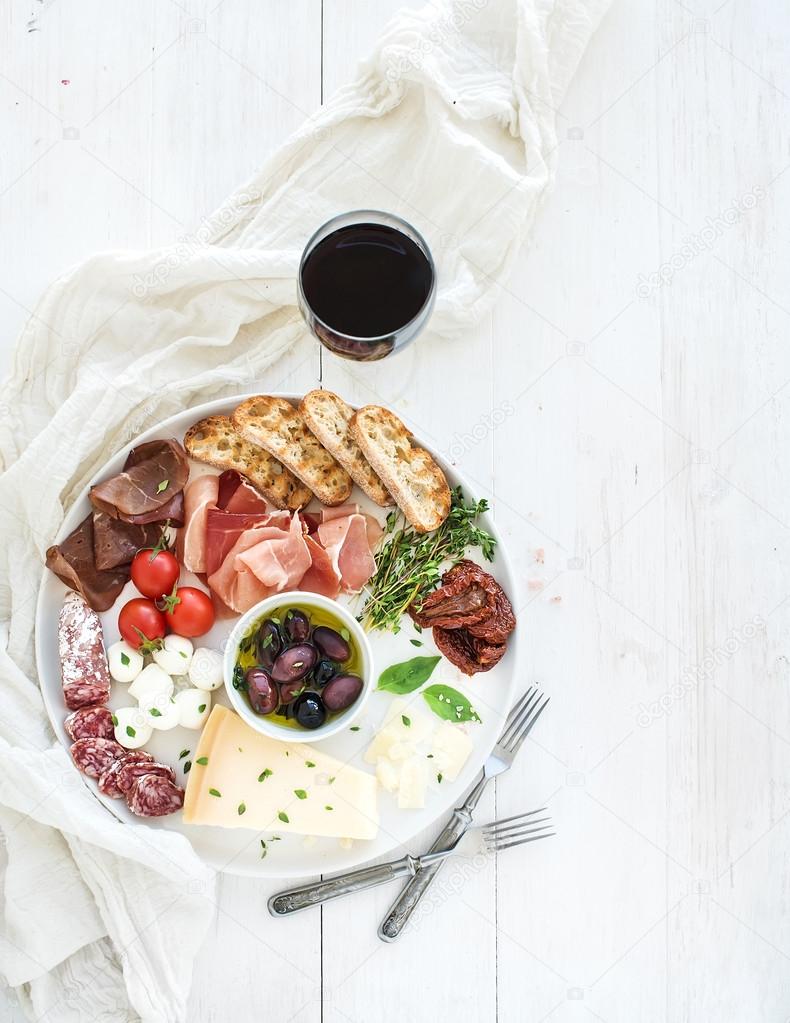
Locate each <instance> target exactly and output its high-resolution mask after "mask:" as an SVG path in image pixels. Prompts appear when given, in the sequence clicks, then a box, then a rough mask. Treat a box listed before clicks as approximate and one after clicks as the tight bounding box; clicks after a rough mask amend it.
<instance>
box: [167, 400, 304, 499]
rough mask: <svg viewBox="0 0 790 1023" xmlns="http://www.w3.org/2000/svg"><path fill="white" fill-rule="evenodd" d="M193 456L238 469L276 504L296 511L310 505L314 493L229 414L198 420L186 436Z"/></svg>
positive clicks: (210, 462) (217, 464)
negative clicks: (237, 426)
mask: <svg viewBox="0 0 790 1023" xmlns="http://www.w3.org/2000/svg"><path fill="white" fill-rule="evenodd" d="M184 447H185V448H186V449H187V451H188V452H189V454H190V455H191V457H192V458H194V459H195V460H196V461H198V462H206V463H207V464H208V465H213V466H215V467H216V468H217V469H235V470H236V472H240V473H241V474H242V476H246V477H247V479H248V480H249V481H250V483H252V485H253V486H254V487H257V488H258V490H260V492H261V493H262V494H263V496H264V497H265V498H266V499H267V500H268V501H271V503H272V504H273V505H274V507H275V508H288V509H290V510H291V511H293V510H294V509H296V508H303V507H304V506H305V505H306V504H309V503H310V501H311V499H312V497H313V494H312V492H311V491H310V490H309V488H308V487H306V486H305V485H304V483H302V482H301V480H298V479H297V478H296V477H295V476H293V475H292V474H291V473H290V472H288V470H287V469H286V468H285V466H284V465H281V464H280V462H278V461H277V459H276V458H273V457H272V456H271V455H270V454H269V452H268V451H266V450H265V449H264V448H261V447H258V445H257V444H250V442H249V441H247V440H245V439H244V438H243V437H242V436H241V434H240V433H239V432H238V431H237V430H236V429H235V428H234V426H233V423H232V422H231V420H230V418H229V417H228V416H208V417H207V418H206V419H201V420H200V422H199V423H195V425H194V426H191V427H190V428H189V430H188V431H187V434H186V436H185V437H184Z"/></svg>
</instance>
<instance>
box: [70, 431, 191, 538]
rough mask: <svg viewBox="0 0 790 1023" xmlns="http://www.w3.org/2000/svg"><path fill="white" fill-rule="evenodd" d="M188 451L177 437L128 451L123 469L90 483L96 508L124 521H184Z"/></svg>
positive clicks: (141, 522)
mask: <svg viewBox="0 0 790 1023" xmlns="http://www.w3.org/2000/svg"><path fill="white" fill-rule="evenodd" d="M188 478H189V462H188V461H187V455H186V452H185V451H184V449H183V448H182V446H181V445H180V444H179V443H178V441H177V440H152V441H148V442H147V443H146V444H140V445H138V446H137V447H136V448H133V449H132V450H131V451H130V452H129V456H128V457H127V459H126V464H125V465H124V468H123V471H122V472H119V473H118V474H117V475H116V476H111V477H110V479H108V480H104V481H103V482H101V483H97V484H96V485H95V486H93V487H91V491H90V499H91V502H92V504H93V506H94V507H95V508H97V509H98V510H99V511H103V512H106V513H107V514H108V515H110V516H111V517H112V518H116V519H123V520H124V521H125V522H137V523H140V524H144V523H147V522H161V521H164V520H165V519H167V518H170V519H171V520H173V521H174V522H176V520H177V522H176V524H179V525H180V524H181V523H182V522H183V497H182V496H181V492H182V491H183V489H184V487H185V485H186V482H187V479H188Z"/></svg>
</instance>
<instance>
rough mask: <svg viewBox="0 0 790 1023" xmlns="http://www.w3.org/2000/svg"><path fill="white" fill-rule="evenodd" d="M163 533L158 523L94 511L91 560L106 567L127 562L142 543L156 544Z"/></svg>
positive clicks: (141, 546) (105, 568)
mask: <svg viewBox="0 0 790 1023" xmlns="http://www.w3.org/2000/svg"><path fill="white" fill-rule="evenodd" d="M161 535H162V527H161V525H153V524H152V525H139V524H137V523H136V522H123V521H122V520H121V519H114V518H112V516H110V515H108V514H107V513H106V512H101V511H95V512H94V513H93V560H94V562H95V564H96V568H98V569H99V570H100V571H107V570H108V569H111V568H117V567H118V566H119V565H128V564H129V563H130V562H131V560H132V558H133V557H134V556H135V554H136V553H137V552H138V551H139V550H141V549H142V548H143V547H155V546H156V544H157V542H158V540H159V538H160V536H161Z"/></svg>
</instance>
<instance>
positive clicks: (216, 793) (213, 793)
mask: <svg viewBox="0 0 790 1023" xmlns="http://www.w3.org/2000/svg"><path fill="white" fill-rule="evenodd" d="M208 794H209V795H210V796H221V795H222V793H221V792H220V790H219V789H209V790H208Z"/></svg>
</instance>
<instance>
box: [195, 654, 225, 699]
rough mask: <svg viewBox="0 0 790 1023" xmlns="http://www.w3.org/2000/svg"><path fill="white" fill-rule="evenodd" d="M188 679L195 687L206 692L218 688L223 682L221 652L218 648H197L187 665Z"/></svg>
mask: <svg viewBox="0 0 790 1023" xmlns="http://www.w3.org/2000/svg"><path fill="white" fill-rule="evenodd" d="M189 681H190V682H191V683H192V685H193V686H195V687H196V688H197V689H204V690H205V691H206V692H211V691H212V690H214V689H219V687H220V686H221V685H222V683H223V674H222V654H221V653H220V652H219V650H209V648H208V647H207V646H200V647H198V648H197V650H196V651H195V652H194V654H193V655H192V664H191V665H190V667H189Z"/></svg>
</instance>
